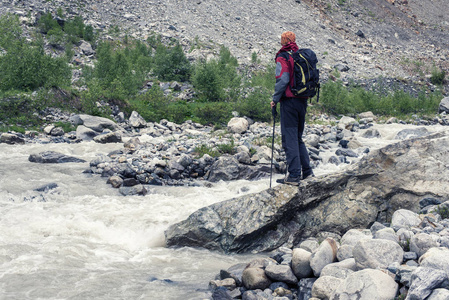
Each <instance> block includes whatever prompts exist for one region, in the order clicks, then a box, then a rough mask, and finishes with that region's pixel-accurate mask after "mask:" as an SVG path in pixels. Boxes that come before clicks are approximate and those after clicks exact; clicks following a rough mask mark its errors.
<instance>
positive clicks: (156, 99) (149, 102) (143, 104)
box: [129, 83, 169, 122]
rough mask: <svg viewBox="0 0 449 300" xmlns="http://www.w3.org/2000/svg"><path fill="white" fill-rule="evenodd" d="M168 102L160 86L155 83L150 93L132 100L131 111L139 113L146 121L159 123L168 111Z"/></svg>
mask: <svg viewBox="0 0 449 300" xmlns="http://www.w3.org/2000/svg"><path fill="white" fill-rule="evenodd" d="M168 101H169V99H167V98H166V97H165V96H164V92H163V91H162V90H161V88H160V87H159V84H156V83H154V84H153V87H152V88H151V89H150V90H149V91H147V92H146V93H144V94H141V95H138V96H136V97H134V98H132V99H130V100H129V103H130V110H135V111H138V112H139V114H140V115H141V116H142V117H143V118H144V119H145V120H146V121H151V122H158V121H159V120H161V119H163V114H165V113H166V111H167V105H168Z"/></svg>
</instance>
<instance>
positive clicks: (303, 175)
mask: <svg viewBox="0 0 449 300" xmlns="http://www.w3.org/2000/svg"><path fill="white" fill-rule="evenodd" d="M307 177H315V174H313V172H312V171H311V170H310V171H309V172H305V173H302V178H301V179H302V180H304V179H306V178H307Z"/></svg>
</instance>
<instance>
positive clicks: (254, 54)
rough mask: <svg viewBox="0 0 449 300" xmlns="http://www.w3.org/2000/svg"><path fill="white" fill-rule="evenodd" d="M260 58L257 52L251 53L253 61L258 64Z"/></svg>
mask: <svg viewBox="0 0 449 300" xmlns="http://www.w3.org/2000/svg"><path fill="white" fill-rule="evenodd" d="M258 61H259V60H258V59H257V52H256V51H253V53H252V54H251V63H253V64H256V63H257V62H258Z"/></svg>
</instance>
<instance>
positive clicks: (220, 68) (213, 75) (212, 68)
mask: <svg viewBox="0 0 449 300" xmlns="http://www.w3.org/2000/svg"><path fill="white" fill-rule="evenodd" d="M237 66H238V63H237V59H236V58H235V57H233V56H232V55H231V53H230V51H229V50H228V49H227V48H225V47H222V48H221V50H220V55H219V58H218V59H211V60H209V61H201V62H199V63H197V65H196V66H195V71H194V73H193V76H192V83H193V86H194V87H195V90H196V92H197V93H198V96H199V100H200V101H203V102H208V101H212V102H214V101H236V100H237V99H238V97H239V94H240V90H241V83H242V80H241V77H240V76H239V75H238V73H237Z"/></svg>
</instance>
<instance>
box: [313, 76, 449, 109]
mask: <svg viewBox="0 0 449 300" xmlns="http://www.w3.org/2000/svg"><path fill="white" fill-rule="evenodd" d="M441 98H442V96H441V94H440V93H439V92H434V93H430V94H426V93H425V92H421V93H420V94H419V95H418V97H414V96H412V95H410V94H408V93H406V92H404V91H402V90H400V89H396V90H393V91H384V90H382V88H380V89H377V90H369V91H367V90H365V89H364V88H362V87H357V86H351V87H345V86H343V85H342V83H341V82H327V83H325V84H324V85H322V88H321V94H320V102H321V105H322V107H323V108H324V109H325V111H327V112H328V113H331V114H356V113H361V112H363V111H368V110H370V111H372V112H373V113H375V114H378V115H390V116H404V115H408V114H412V113H413V114H433V113H435V112H436V111H437V110H438V105H439V102H440V100H441Z"/></svg>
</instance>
